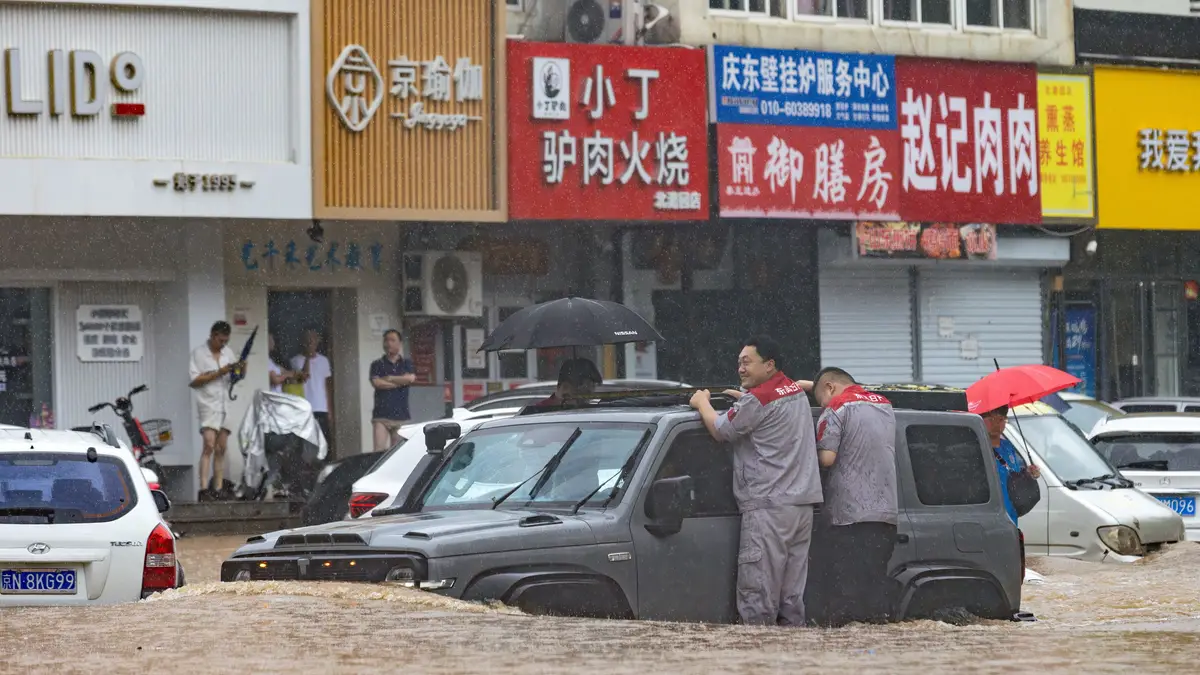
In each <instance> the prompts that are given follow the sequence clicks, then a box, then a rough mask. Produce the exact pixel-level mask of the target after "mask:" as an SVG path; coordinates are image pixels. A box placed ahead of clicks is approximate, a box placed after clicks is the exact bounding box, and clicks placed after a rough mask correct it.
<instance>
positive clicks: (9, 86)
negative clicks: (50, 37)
mask: <svg viewBox="0 0 1200 675" xmlns="http://www.w3.org/2000/svg"><path fill="white" fill-rule="evenodd" d="M22 57H23V54H22V53H21V50H20V49H15V48H13V49H5V50H4V82H3V85H4V102H5V110H6V112H7V113H8V116H9V117H15V118H22V117H24V118H31V117H38V116H40V115H42V114H43V113H46V112H49V113H50V115H51V116H53V117H58V116H60V115H63V114H65V113H67V112H68V111H69V112H70V113H71V115H72V116H74V117H95V116H96V115H99V114H100V113H101V112H102V111H103V110H104V109H105V99H106V98H107V94H108V91H107V89H108V88H107V86H105V83H104V79H105V75H107V79H108V81H109V83H111V86H112V88H113V89H114V90H115V91H116V92H117V93H119V94H132V93H134V92H136V91H137V90H138V88H139V87H141V86H142V80H143V78H144V76H145V72H146V69H145V67H144V66H143V65H142V58H141V57H140V56H138V55H137V54H134V53H133V52H121V53H120V54H117V55H116V56H114V57H113V58H112V60H111V61H109V62H108V63H105V61H104V59H103V58H102V57H101V56H100V55H99V54H97V53H96V52H94V51H89V50H86V49H76V50H71V51H69V52H68V51H65V50H62V49H52V50H50V51H49V52H47V54H46V82H45V84H46V89H45V90H42V91H41V92H39V93H33V94H32V95H31V96H30V97H28V98H27V97H26V93H25V91H26V88H25V87H24V83H23V82H22V66H21V59H22ZM105 71H107V73H106V72H105ZM31 89H32V87H31ZM43 92H44V94H43ZM109 112H110V114H111V115H112V116H113V117H141V116H142V115H145V114H146V106H145V104H143V103H130V102H121V103H113V104H112V105H111V106H109Z"/></svg>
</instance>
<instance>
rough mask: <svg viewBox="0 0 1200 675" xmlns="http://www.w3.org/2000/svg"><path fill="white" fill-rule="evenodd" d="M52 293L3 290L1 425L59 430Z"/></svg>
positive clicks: (0, 297) (0, 292)
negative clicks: (53, 357) (56, 423)
mask: <svg viewBox="0 0 1200 675" xmlns="http://www.w3.org/2000/svg"><path fill="white" fill-rule="evenodd" d="M51 335H52V326H51V318H50V289H48V288H0V423H2V424H12V425H17V426H32V427H43V426H45V427H53V426H54V417H53V415H54V411H53V405H54V393H53V390H52V387H53V383H54V369H53V361H52V356H51V350H52V348H53V340H52V339H51Z"/></svg>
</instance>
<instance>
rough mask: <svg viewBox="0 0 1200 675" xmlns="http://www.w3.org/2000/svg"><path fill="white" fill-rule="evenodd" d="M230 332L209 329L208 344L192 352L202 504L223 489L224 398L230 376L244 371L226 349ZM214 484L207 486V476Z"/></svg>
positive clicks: (221, 324)
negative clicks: (201, 443)
mask: <svg viewBox="0 0 1200 675" xmlns="http://www.w3.org/2000/svg"><path fill="white" fill-rule="evenodd" d="M232 332H233V329H232V327H231V326H230V325H229V322H227V321H218V322H216V323H214V324H213V325H212V330H210V331H209V336H208V340H207V341H205V343H204V344H202V345H200V346H199V347H197V348H196V349H195V350H193V351H192V359H191V364H190V367H189V369H188V370H189V375H190V376H191V382H190V383H189V384H188V386H189V387H191V388H192V389H193V390H194V391H195V392H196V413H197V415H198V418H199V424H200V436H201V437H202V438H203V440H204V449H203V450H202V451H201V455H200V494H199V495H198V499H199V500H200V501H204V500H206V499H211V498H214V497H216V496H217V495H218V494H220V493H222V491H223V490H224V488H225V446H226V444H227V442H228V440H229V427H227V426H226V421H227V420H226V412H227V410H226V395H227V393H228V391H227V390H228V387H229V375H230V373H232V372H233V371H234V369H238V368H240V369H243V370H244V369H245V367H246V364H245V363H243V362H239V361H238V360H237V357H236V356H234V355H233V350H232V349H230V348H229V336H230V334H231V333H232ZM210 470H211V473H212V477H213V482H212V486H211V488H210V486H209V472H210Z"/></svg>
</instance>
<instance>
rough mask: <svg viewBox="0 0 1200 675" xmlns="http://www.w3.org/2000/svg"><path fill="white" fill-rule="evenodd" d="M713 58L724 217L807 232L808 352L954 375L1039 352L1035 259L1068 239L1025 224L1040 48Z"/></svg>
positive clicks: (1035, 218) (904, 378)
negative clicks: (990, 57)
mask: <svg viewBox="0 0 1200 675" xmlns="http://www.w3.org/2000/svg"><path fill="white" fill-rule="evenodd" d="M747 62H750V63H752V64H753V66H754V67H753V68H747V67H746V63H747ZM710 63H711V67H712V69H713V75H712V80H711V82H712V84H711V86H712V90H713V93H712V96H713V119H714V120H715V121H716V122H717V144H718V160H717V164H718V167H719V180H718V182H719V186H720V197H719V199H720V209H719V210H720V214H721V216H722V218H727V217H729V218H770V219H781V220H792V219H797V220H798V219H802V220H799V222H795V221H793V222H791V223H790V226H792V227H795V228H807V229H810V230H812V231H813V232H814V233H819V234H818V236H817V237H815V238H814V239H815V240H814V248H816V249H817V251H818V253H817V256H816V257H817V259H818V260H819V270H820V271H819V279H818V294H819V306H820V310H819V313H820V355H819V360H820V364H821V365H837V366H840V367H843V368H846V369H847V370H849V371H850V372H851V373H853V374H854V375H855V376H856V377H858V378H860V379H862V380H863V381H871V382H911V381H921V382H930V383H938V384H945V385H952V386H965V385H967V384H970V383H971V382H974V381H975V380H976V379H978V378H979V377H980V376H981V375H983V374H986V373H987V372H988V371H990V370H991V369H993V368H994V365H993V359H996V360H999V361H1001V363H1002V365H1016V364H1018V363H1031V362H1033V363H1040V362H1043V360H1044V358H1045V353H1046V346H1045V344H1044V339H1045V338H1044V333H1043V330H1042V326H1043V324H1044V322H1045V316H1044V302H1043V298H1044V297H1045V289H1044V287H1043V273H1044V270H1045V269H1046V268H1047V267H1057V266H1060V265H1061V264H1063V263H1065V262H1066V260H1067V254H1068V250H1069V246H1068V244H1067V242H1066V241H1065V240H1063V241H1056V240H1054V239H1053V238H1051V237H1045V236H1037V234H1036V233H1030V232H1028V230H1029V228H1028V227H1027V226H1029V225H1038V224H1040V223H1042V222H1043V220H1044V216H1043V213H1044V206H1043V201H1044V199H1045V192H1044V191H1042V190H1041V185H1040V181H1039V178H1040V173H1041V172H1040V164H1041V163H1042V162H1045V161H1046V152H1048V150H1047V148H1046V147H1045V146H1039V143H1038V74H1037V70H1036V67H1035V66H1033V65H1032V64H1012V63H986V62H978V61H954V60H948V59H918V58H908V57H892V56H886V55H863V54H837V53H827V52H805V51H789V50H766V49H754V48H745V47H728V46H714V47H713V48H712V54H711V57H710ZM764 64H769V65H764ZM785 64H786V65H785ZM764 73H771V74H772V77H771V79H769V80H768V79H767V78H766V76H765V75H764ZM780 73H789V76H788V77H782V76H780V75H779V74H780ZM797 73H799V75H797ZM751 75H752V76H753V77H750V76H751ZM978 82H986V83H987V87H986V88H983V87H979V86H975V85H974V84H972V83H978ZM763 92H766V93H763ZM1067 147H1068V149H1069V148H1070V146H1069V145H1068V146H1067ZM1085 150H1086V148H1085ZM1049 151H1050V152H1051V155H1053V152H1052V149H1051V150H1049ZM1051 159H1053V157H1051ZM1069 159H1070V155H1069V154H1068V160H1069ZM1085 159H1088V158H1086V157H1085ZM1049 201H1050V202H1051V203H1056V202H1055V200H1054V199H1050V200H1049Z"/></svg>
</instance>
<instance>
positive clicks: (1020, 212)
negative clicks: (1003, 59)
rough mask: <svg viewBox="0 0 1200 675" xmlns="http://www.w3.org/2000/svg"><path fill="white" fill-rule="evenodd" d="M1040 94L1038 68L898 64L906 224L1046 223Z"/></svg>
mask: <svg viewBox="0 0 1200 675" xmlns="http://www.w3.org/2000/svg"><path fill="white" fill-rule="evenodd" d="M1037 89H1038V87H1037V70H1036V67H1035V66H1034V65H1032V64H1020V63H988V62H979V61H955V60H949V59H920V58H908V57H897V58H896V95H897V98H898V101H899V122H900V124H899V127H900V143H901V153H902V157H903V161H902V162H901V175H900V180H899V189H900V192H901V196H900V215H901V216H902V217H903V218H904V219H905V220H910V221H922V222H956V223H972V222H990V223H1009V224H1037V223H1040V222H1041V220H1042V197H1041V187H1040V180H1039V175H1040V174H1039V162H1038V150H1039V145H1038V112H1037V111H1038V99H1037Z"/></svg>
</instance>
